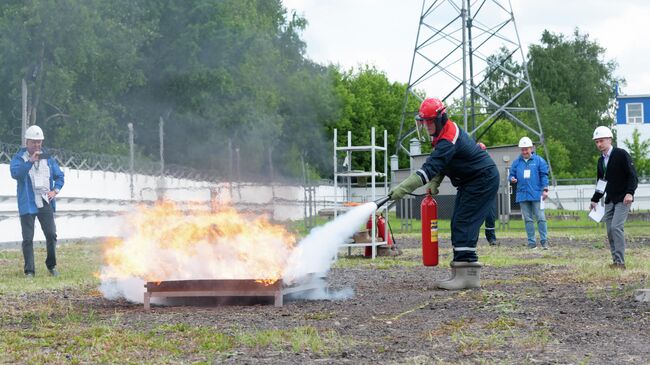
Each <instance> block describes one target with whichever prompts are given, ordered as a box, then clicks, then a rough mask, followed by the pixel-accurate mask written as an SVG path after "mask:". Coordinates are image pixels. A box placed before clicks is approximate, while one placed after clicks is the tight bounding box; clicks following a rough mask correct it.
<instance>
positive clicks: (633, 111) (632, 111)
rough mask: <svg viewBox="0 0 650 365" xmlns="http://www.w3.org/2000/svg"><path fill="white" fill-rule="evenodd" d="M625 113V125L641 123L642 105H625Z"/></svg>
mask: <svg viewBox="0 0 650 365" xmlns="http://www.w3.org/2000/svg"><path fill="white" fill-rule="evenodd" d="M625 110H626V111H627V124H641V123H643V104H642V103H629V104H626V105H625Z"/></svg>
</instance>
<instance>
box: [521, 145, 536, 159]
mask: <svg viewBox="0 0 650 365" xmlns="http://www.w3.org/2000/svg"><path fill="white" fill-rule="evenodd" d="M532 153H533V148H532V147H522V148H521V157H523V158H524V159H526V160H527V159H529V158H530V156H531V154H532Z"/></svg>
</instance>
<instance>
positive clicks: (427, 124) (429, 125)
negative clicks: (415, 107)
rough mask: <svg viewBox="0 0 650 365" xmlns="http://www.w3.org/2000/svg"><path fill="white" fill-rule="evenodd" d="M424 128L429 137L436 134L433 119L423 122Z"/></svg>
mask: <svg viewBox="0 0 650 365" xmlns="http://www.w3.org/2000/svg"><path fill="white" fill-rule="evenodd" d="M424 126H425V127H426V128H427V132H429V135H430V136H432V135H433V134H434V133H436V123H434V121H433V119H429V120H425V121H424Z"/></svg>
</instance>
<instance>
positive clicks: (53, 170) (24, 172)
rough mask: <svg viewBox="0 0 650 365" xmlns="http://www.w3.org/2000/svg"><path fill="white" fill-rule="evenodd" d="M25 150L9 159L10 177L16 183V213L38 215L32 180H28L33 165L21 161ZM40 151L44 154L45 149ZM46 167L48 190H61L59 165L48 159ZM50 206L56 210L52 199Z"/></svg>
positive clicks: (61, 173)
mask: <svg viewBox="0 0 650 365" xmlns="http://www.w3.org/2000/svg"><path fill="white" fill-rule="evenodd" d="M26 150H27V149H26V148H25V147H23V148H21V149H20V150H19V151H18V152H17V153H16V154H15V155H14V157H13V158H12V159H11V163H10V165H9V169H10V170H11V177H13V178H14V179H16V181H17V182H18V186H17V189H16V190H17V199H18V213H19V214H20V215H25V214H37V213H38V207H36V201H35V200H34V189H33V188H32V179H30V178H29V170H30V169H31V168H32V166H34V163H33V162H30V161H27V162H25V160H23V155H24V153H25V151H26ZM42 151H43V152H46V150H45V149H42ZM47 165H48V166H49V167H50V190H54V189H58V190H61V188H62V187H63V171H61V168H60V167H59V164H58V163H56V160H55V159H54V158H53V157H50V158H49V159H48V160H47ZM50 204H51V205H52V210H56V199H53V200H52V202H51V203H50Z"/></svg>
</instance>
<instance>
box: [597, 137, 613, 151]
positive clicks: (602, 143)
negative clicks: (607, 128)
mask: <svg viewBox="0 0 650 365" xmlns="http://www.w3.org/2000/svg"><path fill="white" fill-rule="evenodd" d="M594 142H596V148H598V151H600V152H603V153H605V152H607V150H608V149H609V148H610V147H611V146H612V139H611V138H609V137H607V138H598V139H596V140H594Z"/></svg>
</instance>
